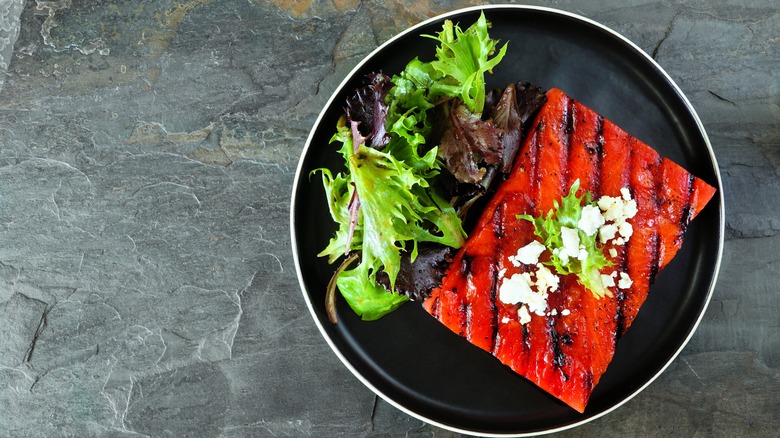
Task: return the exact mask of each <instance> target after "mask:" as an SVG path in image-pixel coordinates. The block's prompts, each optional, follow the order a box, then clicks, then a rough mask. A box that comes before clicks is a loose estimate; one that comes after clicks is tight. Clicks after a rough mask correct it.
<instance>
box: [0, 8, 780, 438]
mask: <svg viewBox="0 0 780 438" xmlns="http://www.w3.org/2000/svg"><path fill="white" fill-rule="evenodd" d="M470 3H471V2H467V1H417V2H405V1H400V0H392V1H388V2H379V1H362V2H358V1H353V0H333V1H329V2H306V1H286V0H274V1H270V2H269V1H260V0H242V1H217V0H211V1H210V0H190V1H184V0H167V1H160V2H143V1H135V0H134V1H126V2H112V1H105V0H96V1H90V2H72V1H68V0H62V1H40V0H30V1H28V2H26V3H24V2H21V1H5V2H0V67H1V68H0V73H3V72H5V74H2V75H0V81H2V80H3V79H4V82H5V83H4V86H3V88H2V91H1V92H0V436H21V437H38V436H40V437H43V436H47V437H48V436H80V437H84V436H86V437H88V436H111V437H136V436H155V437H156V436H221V437H244V436H377V437H378V436H438V437H449V436H458V434H455V433H451V432H448V431H444V430H441V429H438V428H436V427H433V426H430V425H426V424H424V423H423V422H421V421H419V420H417V419H414V418H412V417H409V416H407V415H406V414H403V413H402V412H400V411H398V410H397V409H395V408H394V407H392V406H391V405H389V404H387V403H385V402H384V401H382V400H381V399H378V398H377V397H376V396H374V394H373V393H371V392H370V391H369V390H368V389H366V388H365V387H363V386H362V384H360V383H359V382H358V380H357V379H356V378H354V377H353V376H352V375H351V374H350V373H349V371H347V370H346V368H344V367H343V365H341V363H340V362H339V361H338V359H337V358H336V357H335V355H334V354H333V353H332V352H331V351H330V349H329V348H328V346H327V344H326V343H325V341H324V340H323V339H322V337H321V336H320V334H319V332H318V331H317V329H316V327H315V325H314V323H313V321H312V320H311V318H310V316H309V314H308V311H307V309H306V305H305V303H304V301H303V298H302V297H301V294H300V292H299V289H298V284H297V280H296V278H295V272H294V266H293V261H292V254H291V248H290V243H289V238H288V235H289V226H288V214H289V213H288V212H289V203H290V191H291V185H292V180H293V174H294V170H295V166H296V164H297V159H298V156H299V154H300V152H301V150H302V147H303V144H304V142H305V139H306V136H307V134H308V130H309V129H310V127H311V126H312V124H313V122H314V120H315V118H316V116H317V114H318V112H319V111H320V109H321V108H322V106H323V105H324V103H325V102H326V100H327V99H328V97H329V95H330V93H331V92H332V91H333V90H334V89H335V87H336V86H337V85H338V83H339V82H340V80H341V78H343V76H344V75H345V74H346V73H347V72H348V71H349V70H350V69H351V67H352V66H353V65H355V64H356V63H357V62H358V61H359V60H360V58H361V57H362V56H364V55H366V54H367V53H369V52H370V51H371V50H372V49H373V48H374V47H376V46H377V45H378V44H379V43H381V42H382V41H384V40H386V39H387V38H389V37H391V36H392V35H394V34H395V33H397V32H399V31H401V30H403V29H404V28H405V27H407V26H409V25H411V24H414V23H416V22H419V21H421V20H422V19H424V18H426V17H428V16H431V15H434V14H436V13H439V12H443V11H446V10H450V9H453V8H456V7H460V6H466V5H468V4H470ZM531 3H536V4H543V5H546V6H552V7H557V8H561V9H564V10H568V11H572V12H577V13H580V14H583V15H585V16H587V17H590V18H593V19H595V20H598V21H600V22H603V23H604V24H606V25H608V26H610V27H612V28H614V29H616V30H617V31H619V32H621V33H622V34H624V35H626V36H627V37H628V38H630V39H631V40H633V41H634V42H636V43H637V44H638V45H639V46H641V47H642V48H643V49H644V50H646V51H647V52H648V53H651V54H652V55H653V56H654V57H655V58H656V59H657V60H658V61H659V62H660V63H661V64H662V65H663V66H664V68H665V69H666V70H667V71H668V72H669V73H670V75H671V76H672V77H673V79H674V80H675V81H677V83H678V84H679V85H680V86H681V88H682V89H683V91H684V92H685V93H686V94H687V96H688V97H689V98H690V100H691V101H692V103H693V105H694V107H695V108H697V110H698V112H699V115H700V116H701V118H702V121H703V123H704V126H705V127H706V129H707V130H708V133H709V135H710V138H711V141H712V144H713V147H714V149H715V152H716V155H717V157H718V160H719V164H720V166H721V170H722V173H723V178H724V185H725V187H724V193H725V197H726V204H727V222H728V224H727V227H728V230H727V240H726V245H725V252H724V259H723V266H722V270H721V276H720V280H719V282H718V285H717V287H716V290H715V294H714V297H713V302H712V304H711V306H710V308H709V310H708V311H707V313H706V315H705V316H704V319H703V321H702V324H701V327H700V329H699V330H698V331H697V333H696V334H695V336H694V337H693V339H692V340H691V342H690V344H689V345H688V347H687V348H686V349H685V350H684V351H683V353H682V355H681V356H680V357H679V358H678V359H677V360H676V361H675V362H674V363H673V364H672V366H671V367H670V368H669V369H668V370H667V371H666V372H665V373H664V374H663V375H662V376H661V377H660V378H659V380H658V381H656V382H655V383H653V384H652V385H651V386H650V387H649V388H648V389H646V390H645V391H644V392H642V393H641V394H640V395H639V396H638V397H636V398H634V399H632V400H631V401H629V402H628V403H627V404H626V405H625V406H623V407H621V408H620V409H618V410H617V411H615V412H613V413H611V414H609V415H607V416H605V417H603V418H601V419H598V420H596V421H594V422H592V423H589V424H587V425H585V426H582V427H579V428H577V429H574V430H571V431H568V432H566V433H563V434H561V435H563V436H621V437H622V436H659V437H660V436H664V437H665V436H776V434H777V430H778V429H780V420H779V419H780V383H779V382H780V324H779V323H778V321H780V318H778V313H777V312H778V310H779V309H780V293H778V292H779V290H778V289H779V288H778V278H780V256H779V255H778V250H779V249H780V235H779V234H778V231H780V178H779V176H780V175H778V169H780V152H778V151H780V12H779V11H778V8H777V2H776V1H775V0H759V1H754V2H751V3H750V4H749V5H745V4H743V3H744V2H742V1H736V0H718V1H715V2H712V1H705V0H690V1H682V2H669V1H664V2H656V1H637V0H631V1H628V2H625V1H617V0H598V1H592V2H578V1H573V0H571V1H569V0H562V1H554V2H531ZM17 17H18V18H17ZM17 19H18V20H19V21H18V22H19V23H20V26H19V27H18V28H15V27H14V26H15V24H14V23H16V21H15V20H17ZM15 29H18V40H16V41H15V43H14V38H15V37H16V35H17V31H16V30H15ZM11 50H12V52H11Z"/></svg>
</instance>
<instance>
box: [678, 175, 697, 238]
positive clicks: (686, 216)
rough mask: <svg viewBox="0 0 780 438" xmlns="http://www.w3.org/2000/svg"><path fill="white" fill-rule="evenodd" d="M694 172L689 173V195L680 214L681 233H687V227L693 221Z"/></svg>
mask: <svg viewBox="0 0 780 438" xmlns="http://www.w3.org/2000/svg"><path fill="white" fill-rule="evenodd" d="M694 178H695V177H694V176H693V174H689V175H688V197H687V198H686V199H685V203H684V205H683V211H682V214H681V215H680V234H681V235H682V234H683V233H685V229H686V228H688V224H689V223H690V222H691V213H692V212H693V206H692V205H691V199H692V198H693V181H694Z"/></svg>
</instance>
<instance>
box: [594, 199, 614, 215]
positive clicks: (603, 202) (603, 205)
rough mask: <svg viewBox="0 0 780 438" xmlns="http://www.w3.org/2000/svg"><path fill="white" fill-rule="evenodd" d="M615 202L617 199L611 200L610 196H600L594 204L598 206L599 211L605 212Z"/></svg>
mask: <svg viewBox="0 0 780 438" xmlns="http://www.w3.org/2000/svg"><path fill="white" fill-rule="evenodd" d="M616 201H617V198H613V197H612V196H602V197H601V198H599V200H598V201H596V204H597V205H598V206H599V209H600V210H601V211H607V210H609V208H610V207H612V204H614V203H615V202H616Z"/></svg>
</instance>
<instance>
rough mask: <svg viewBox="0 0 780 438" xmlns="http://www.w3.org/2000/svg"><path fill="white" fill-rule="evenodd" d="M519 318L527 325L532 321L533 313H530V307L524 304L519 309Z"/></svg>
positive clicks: (521, 322)
mask: <svg viewBox="0 0 780 438" xmlns="http://www.w3.org/2000/svg"><path fill="white" fill-rule="evenodd" d="M517 320H518V321H519V322H520V324H523V325H526V324H528V323H529V322H531V314H529V313H528V307H526V306H525V304H523V305H522V306H520V308H519V309H517Z"/></svg>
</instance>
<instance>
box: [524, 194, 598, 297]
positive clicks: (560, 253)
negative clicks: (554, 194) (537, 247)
mask: <svg viewBox="0 0 780 438" xmlns="http://www.w3.org/2000/svg"><path fill="white" fill-rule="evenodd" d="M579 188H580V180H579V179H578V180H576V181H574V184H572V186H571V189H570V190H569V194H568V195H567V196H565V197H563V198H562V199H561V202H560V204H559V203H558V201H554V204H553V205H554V208H553V209H551V210H550V211H548V212H547V216H544V217H534V216H531V215H529V214H522V215H517V218H518V219H525V220H527V221H529V222H531V223H532V224H533V225H534V229H535V230H534V234H536V235H537V236H539V237H540V238H541V239H542V243H544V246H546V247H547V249H549V250H550V260H549V261H548V262H545V263H544V264H545V265H547V266H553V267H554V268H555V270H556V271H557V273H558V274H559V275H568V274H575V275H577V279H578V280H579V282H580V283H581V284H582V285H583V286H585V287H586V288H587V289H589V290H590V291H591V292H592V293H593V295H594V296H596V297H597V298H601V297H603V296H612V292H610V291H609V289H607V288H606V287H604V284H603V283H602V281H601V274H600V272H599V271H600V270H601V268H604V267H607V266H612V262H610V261H609V260H607V258H606V256H605V255H604V250H603V249H602V248H600V247H598V246H597V245H596V239H597V237H598V233H594V234H591V235H588V234H587V233H586V232H585V231H583V230H582V229H581V228H580V227H579V221H580V217H581V216H582V209H583V207H584V206H586V205H594V206H595V205H596V203H595V202H593V199H592V197H591V193H590V192H589V191H587V190H585V192H584V193H583V194H582V196H577V191H578V190H579ZM583 201H584V202H583ZM575 231H576V233H577V234H576V237H575V238H573V240H574V241H576V242H577V243H576V244H575V245H574V254H572V255H569V253H567V250H569V249H570V245H571V244H570V243H569V242H567V240H569V239H570V237H569V236H567V232H570V233H573V232H575Z"/></svg>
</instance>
